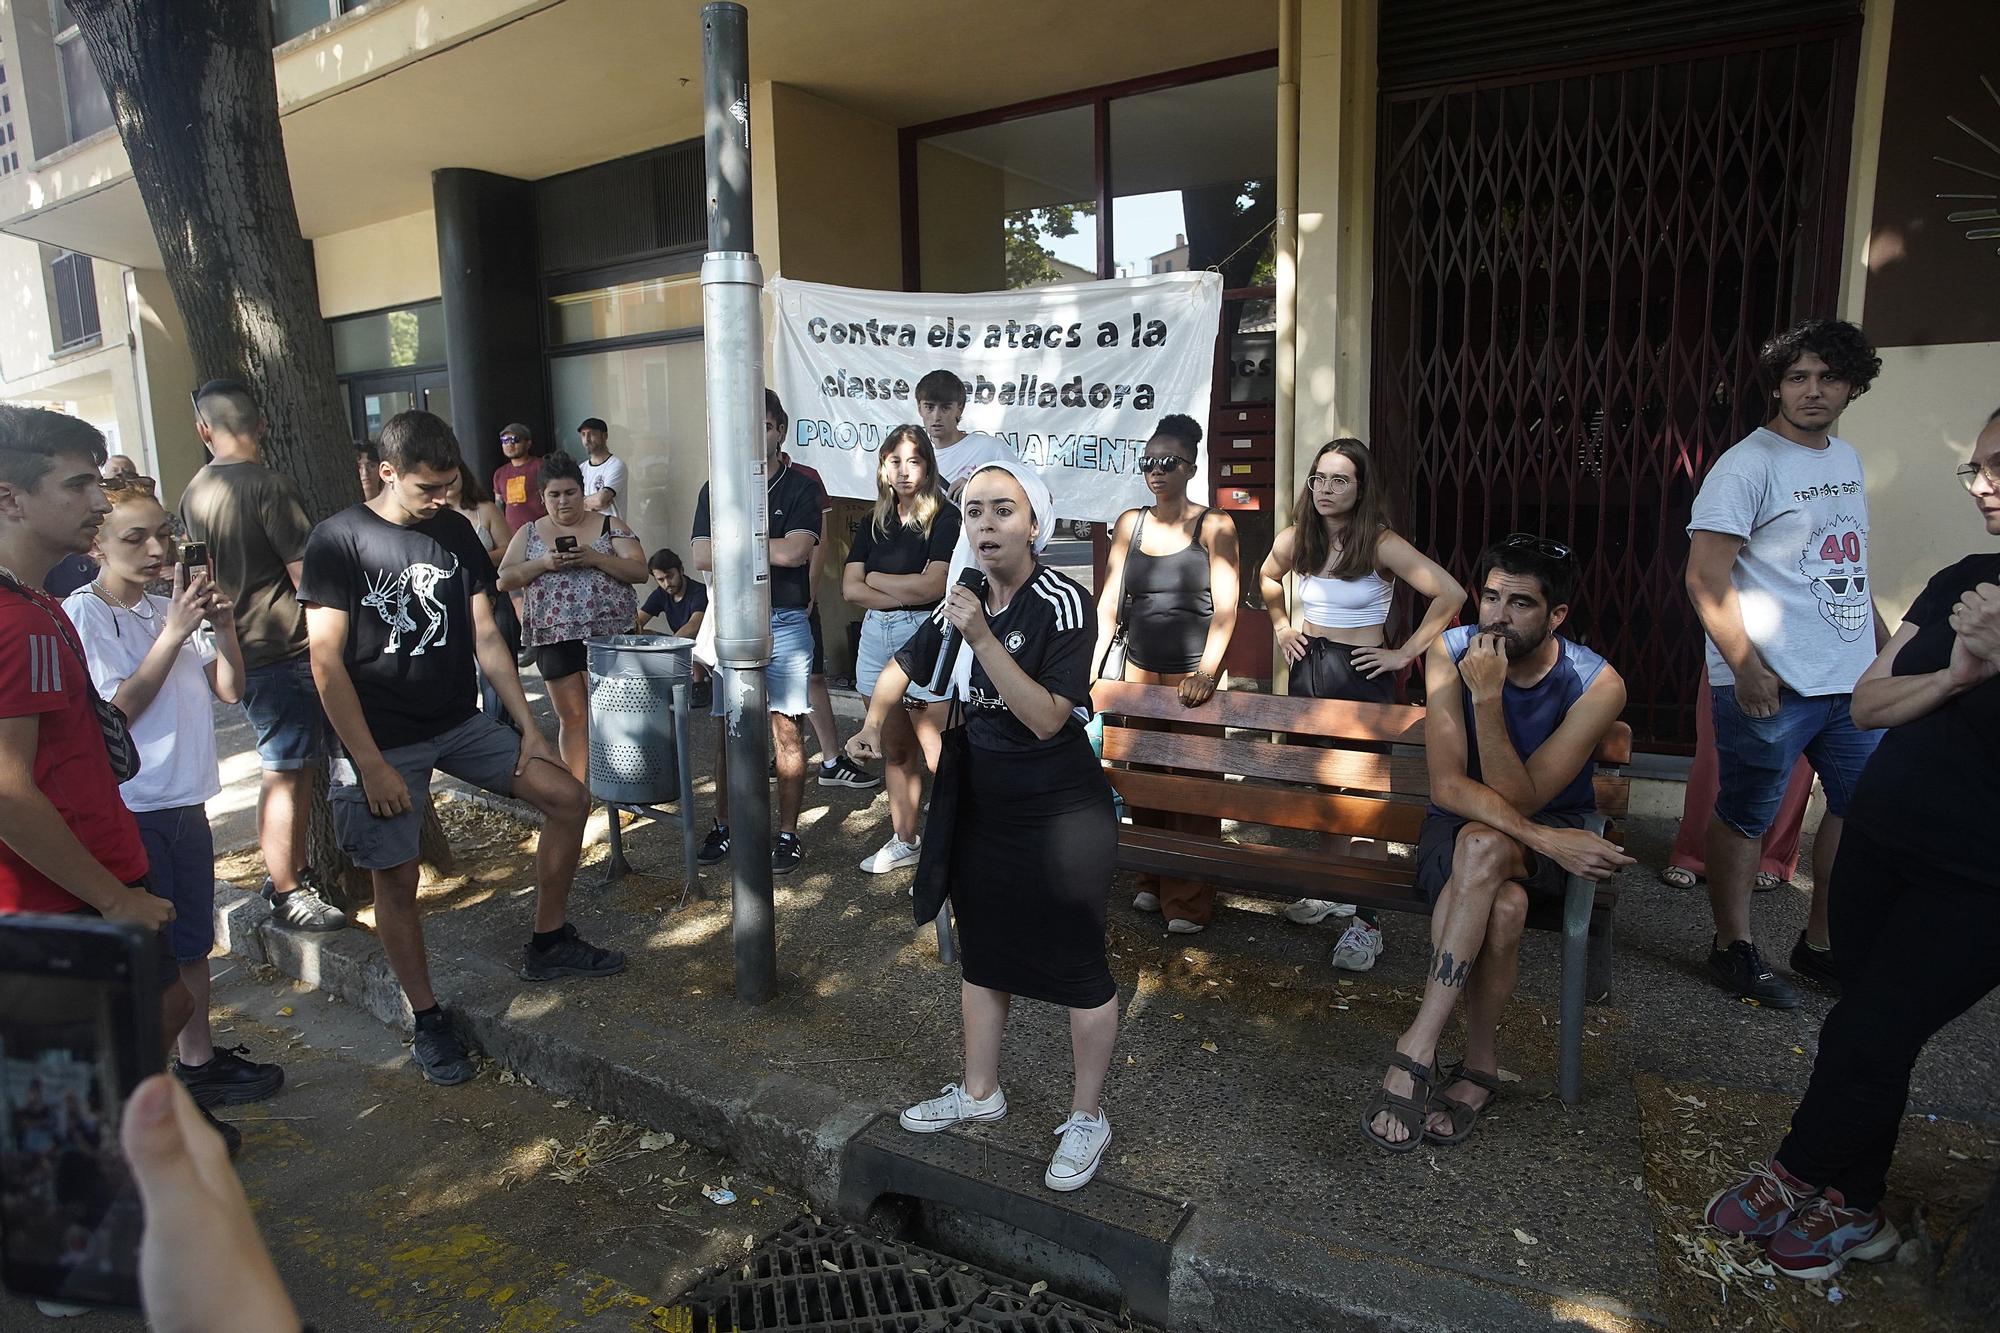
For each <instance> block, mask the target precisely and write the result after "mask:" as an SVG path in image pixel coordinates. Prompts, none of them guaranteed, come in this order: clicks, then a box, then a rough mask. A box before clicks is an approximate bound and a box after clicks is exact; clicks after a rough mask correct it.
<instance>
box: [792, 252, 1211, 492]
mask: <svg viewBox="0 0 2000 1333" xmlns="http://www.w3.org/2000/svg"><path fill="white" fill-rule="evenodd" d="M766 290H767V291H768V292H769V294H770V297H771V303H772V307H773V319H772V321H771V326H772V334H771V337H772V354H771V374H770V380H769V382H770V385H771V387H772V388H774V389H776V390H777V391H778V394H779V396H780V397H781V398H783V399H784V402H785V409H786V411H787V412H789V413H790V414H791V418H792V424H791V430H790V432H789V434H788V437H787V443H786V445H785V448H786V450H787V451H788V452H789V453H790V454H791V456H792V458H793V460H794V461H796V462H799V463H803V464H806V465H807V466H809V467H813V468H817V469H818V470H819V474H820V477H821V479H822V480H823V481H825V483H826V488H827V490H828V491H829V492H830V493H832V494H834V495H842V496H850V497H854V498H857V499H867V500H872V499H874V498H875V463H876V455H877V450H878V449H879V448H880V446H881V442H882V440H883V439H884V438H885V437H886V436H887V435H888V434H889V432H890V431H891V430H893V429H894V428H895V427H897V426H899V425H902V424H904V423H906V422H915V421H916V420H917V404H916V385H917V381H918V380H919V379H921V378H923V376H924V375H925V374H927V373H928V372H930V371H933V370H949V371H951V372H952V373H954V374H956V375H957V376H958V377H959V379H960V380H961V381H963V382H964V384H965V398H966V407H965V416H964V418H963V420H962V421H961V422H960V429H962V430H965V431H984V432H986V433H988V434H991V435H994V436H997V437H998V438H999V439H1000V440H1002V441H1003V442H1005V443H1006V445H1007V446H1008V447H1009V448H1010V449H1012V450H1013V452H1014V455H1015V457H1017V458H1019V459H1021V460H1022V461H1024V462H1026V463H1029V464H1031V465H1033V466H1034V467H1036V468H1037V469H1039V470H1040V472H1041V474H1042V478H1043V480H1044V481H1046V482H1047V483H1048V486H1049V490H1050V492H1051V493H1052V494H1053V495H1054V496H1055V505H1056V514H1057V516H1058V517H1061V518H1075V519H1096V520H1106V521H1108V520H1110V519H1114V518H1116V517H1117V516H1118V515H1119V513H1120V512H1122V511H1123V510H1126V509H1129V508H1131V507H1132V506H1133V505H1137V504H1144V503H1146V502H1147V500H1148V492H1147V490H1146V484H1145V479H1144V477H1142V476H1141V475H1140V473H1139V468H1138V462H1139V458H1140V457H1141V455H1142V454H1143V453H1144V450H1145V445H1146V441H1147V439H1148V438H1150V437H1151V435H1152V432H1153V427H1154V426H1155V425H1156V424H1157V423H1158V422H1159V419H1160V418H1161V417H1162V416H1165V415H1166V414H1167V413H1169V412H1183V413H1186V414H1187V415H1188V416H1191V417H1193V418H1194V419H1195V420H1196V421H1199V422H1200V423H1202V428H1203V429H1204V430H1206V429H1207V427H1208V409H1209V395H1210V390H1211V388H1212V385H1213V382H1214V376H1215V338H1216V329H1217V326H1218V324H1219V322H1220V320H1221V317H1222V278H1221V275H1219V274H1215V273H1162V274H1157V275H1155V276H1152V277H1144V278H1115V279H1112V280H1110V281H1106V282H1079V283H1068V284H1063V285H1060V286H1052V287H1028V288H1023V289H1022V290H1019V291H1011V292H971V293H963V294H959V293H943V292H937V293H933V292H881V291H865V290H862V289H859V288H854V287H833V286H828V285H825V284H823V283H816V282H794V281H792V280H790V279H786V278H774V279H772V280H771V281H770V282H769V283H768V284H766ZM1189 494H1190V495H1191V496H1192V497H1193V498H1195V499H1196V500H1197V501H1198V502H1203V501H1205V497H1206V496H1207V494H1208V481H1207V476H1206V473H1205V472H1202V473H1197V474H1196V476H1195V479H1194V484H1193V486H1191V487H1190V488H1189Z"/></svg>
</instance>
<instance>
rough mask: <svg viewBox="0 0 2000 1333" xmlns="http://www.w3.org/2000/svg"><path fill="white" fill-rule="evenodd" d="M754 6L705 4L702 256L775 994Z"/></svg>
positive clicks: (748, 958) (727, 595)
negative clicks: (753, 175)
mask: <svg viewBox="0 0 2000 1333" xmlns="http://www.w3.org/2000/svg"><path fill="white" fill-rule="evenodd" d="M749 26H750V16H749V13H748V11H746V10H745V9H744V8H743V6H742V5H739V4H724V3H718V4H708V5H703V6H702V9H701V67H702V106H703V113H704V114H703V119H704V124H703V138H704V141H705V143H706V146H707V150H708V151H707V156H708V254H707V256H706V257H705V258H704V259H703V260H702V264H701V322H702V337H703V339H704V340H705V341H704V347H703V351H704V356H703V361H704V363H705V365H706V369H707V372H708V502H709V534H710V539H711V543H712V546H713V550H714V555H715V607H714V611H715V615H716V635H715V653H716V659H717V662H718V665H719V666H720V667H721V668H722V669H721V671H720V672H719V673H718V675H719V676H720V679H719V680H718V681H717V682H716V687H717V688H718V689H720V690H721V691H722V692H723V708H724V712H723V718H722V726H723V730H724V734H725V736H726V737H727V740H726V742H725V745H726V750H727V754H728V760H729V844H730V858H729V859H730V869H731V871H732V872H733V880H734V889H735V892H734V924H733V934H734V939H735V944H736V998H737V999H739V1000H743V1001H746V1002H747V1003H750V1004H762V1003H763V1002H764V1001H766V1000H768V999H770V998H771V991H772V989H773V986H774V984H775V983H776V980H777V972H778V949H777V932H776V923H775V921H774V918H773V912H772V906H771V845H772V844H771V789H770V780H769V777H768V776H767V767H768V765H769V763H770V750H771V731H770V714H769V713H768V712H767V711H766V695H765V690H764V668H765V666H766V665H767V664H768V663H769V662H770V660H771V551H770V536H769V514H768V512H767V509H766V504H765V484H766V480H767V478H766V477H765V461H764V322H763V311H762V309H761V307H760V306H759V304H758V299H759V295H760V293H761V292H762V291H763V288H764V271H763V268H762V267H761V266H760V265H759V264H758V263H757V256H756V254H755V253H754V252H753V251H752V248H751V247H752V244H753V241H752V236H751V227H750V54H749V52H750V41H749Z"/></svg>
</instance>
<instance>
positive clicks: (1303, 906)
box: [1285, 898, 1354, 926]
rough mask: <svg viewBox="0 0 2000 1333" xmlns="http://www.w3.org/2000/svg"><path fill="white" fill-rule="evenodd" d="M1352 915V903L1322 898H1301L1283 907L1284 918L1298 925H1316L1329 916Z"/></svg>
mask: <svg viewBox="0 0 2000 1333" xmlns="http://www.w3.org/2000/svg"><path fill="white" fill-rule="evenodd" d="M1353 915H1354V904H1353V903H1330V902H1328V901H1326V900H1325V899H1324V898H1301V899H1299V900H1298V901H1297V902H1295V903H1293V904H1292V905H1291V906H1290V907H1287V908H1286V909H1285V920H1287V921H1290V922H1292V923H1293V924H1294V925H1300V926H1316V925H1318V924H1319V923H1320V922H1322V921H1324V920H1326V919H1327V918H1328V917H1330V916H1353Z"/></svg>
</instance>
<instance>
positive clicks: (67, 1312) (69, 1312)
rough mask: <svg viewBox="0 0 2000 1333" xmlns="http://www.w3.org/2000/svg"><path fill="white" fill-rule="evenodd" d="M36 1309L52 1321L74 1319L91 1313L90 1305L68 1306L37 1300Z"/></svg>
mask: <svg viewBox="0 0 2000 1333" xmlns="http://www.w3.org/2000/svg"><path fill="white" fill-rule="evenodd" d="M35 1308H36V1309H37V1310H39V1311H41V1312H42V1313H43V1314H45V1315H47V1316H48V1317H49V1318H51V1319H74V1318H76V1317H77V1316H78V1315H83V1314H90V1313H91V1308H90V1307H89V1306H88V1305H68V1304H65V1303H64V1302H62V1301H44V1300H37V1301H36V1302H35Z"/></svg>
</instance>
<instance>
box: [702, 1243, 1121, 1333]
mask: <svg viewBox="0 0 2000 1333" xmlns="http://www.w3.org/2000/svg"><path fill="white" fill-rule="evenodd" d="M677 1303H678V1304H679V1305H680V1306H681V1307H682V1309H683V1310H684V1311H685V1312H686V1317H688V1319H689V1322H688V1323H686V1324H683V1325H678V1327H684V1328H687V1329H688V1330H689V1333H779V1330H783V1331H784V1333H919V1331H920V1330H921V1333H957V1331H958V1330H964V1331H965V1333H1112V1330H1132V1329H1140V1328H1141V1327H1142V1326H1140V1325H1137V1324H1134V1323H1132V1322H1130V1321H1129V1320H1126V1319H1123V1318H1121V1317H1120V1316H1117V1315H1112V1314H1106V1313H1105V1312H1104V1311H1102V1310H1096V1309H1092V1308H1091V1307H1089V1306H1087V1305H1079V1304H1078V1303H1076V1302H1075V1301H1069V1300H1064V1299H1063V1298H1061V1297H1059V1296H1057V1295H1055V1294H1054V1293H1053V1292H1049V1291H1033V1290H1031V1289H1030V1287H1029V1285H1028V1284H1027V1283H1025V1282H1016V1281H1014V1280H1013V1279H1012V1278H1007V1277H1002V1276H1000V1275H999V1274H996V1273H989V1272H986V1271H984V1270H982V1269H978V1268H973V1267H971V1266H969V1265H966V1264H962V1263H960V1262H959V1261H957V1260H956V1259H949V1258H946V1257H945V1256H944V1255H942V1254H937V1253H935V1252H933V1251H931V1250H926V1249H923V1248H921V1247H919V1246H915V1245H906V1244H903V1243H902V1242H900V1241H892V1240H889V1239H886V1238H884V1237H881V1236H876V1235H872V1234H870V1233H869V1232H866V1231H860V1230H857V1229H856V1228H854V1227H850V1226H830V1225H828V1224H826V1223H824V1222H818V1221H815V1220H813V1219H812V1218H810V1217H802V1218H799V1219H798V1220H796V1221H794V1222H792V1223H790V1224H788V1225H787V1226H786V1227H785V1228H784V1229H783V1230H781V1231H779V1232H778V1233H777V1234H776V1235H774V1236H772V1237H771V1238H770V1239H769V1240H767V1241H765V1242H764V1243H763V1244H762V1245H759V1246H758V1247H757V1248H756V1249H754V1250H752V1251H751V1252H750V1253H749V1254H748V1255H746V1256H745V1257H744V1258H743V1259H742V1260H740V1261H739V1262H736V1263H733V1264H731V1265H730V1266H729V1267H728V1268H725V1269H723V1270H722V1271H721V1272H718V1273H716V1274H714V1275H713V1276H711V1277H709V1278H707V1279H705V1280H704V1281H702V1282H700V1283H698V1284H696V1286H695V1287H694V1288H693V1290H691V1291H689V1292H688V1293H687V1294H686V1295H685V1296H683V1297H681V1298H680V1300H679V1302H677Z"/></svg>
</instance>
